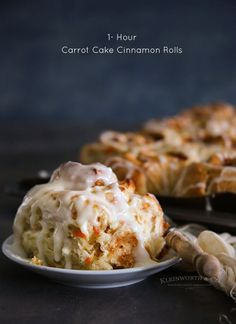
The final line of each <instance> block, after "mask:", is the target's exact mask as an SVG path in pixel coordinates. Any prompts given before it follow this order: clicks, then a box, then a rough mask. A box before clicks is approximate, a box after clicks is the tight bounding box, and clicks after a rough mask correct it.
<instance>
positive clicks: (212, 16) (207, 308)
mask: <svg viewBox="0 0 236 324" xmlns="http://www.w3.org/2000/svg"><path fill="white" fill-rule="evenodd" d="M235 31H236V2H235V1H234V0H212V1H210V0H204V1H203V0H202V1H187V0H186V1H184V0H182V1H154V0H153V1H143V3H140V2H138V1H134V2H132V1H124V2H122V1H116V2H114V1H111V0H110V1H106V2H104V1H98V0H97V1H94V2H91V1H58V0H54V1H44V2H43V1H32V0H30V1H25V0H22V1H19V0H15V1H12V0H5V1H1V2H0V41H1V42H0V244H1V243H2V242H3V240H4V239H5V238H6V237H7V236H8V235H10V234H11V232H12V222H13V219H14V215H15V212H16V209H17V206H19V204H20V202H21V199H20V198H16V197H13V196H9V194H8V195H7V194H6V188H9V187H10V188H15V187H16V185H17V182H18V181H19V180H20V179H22V178H26V177H29V176H34V175H35V174H36V173H37V171H38V170H40V169H46V170H49V171H51V170H53V169H55V168H56V167H57V166H58V164H60V163H62V162H64V161H67V160H77V159H78V151H79V148H80V147H81V146H82V145H83V144H84V143H85V142H89V141H91V140H93V139H95V138H96V137H97V136H98V134H99V133H100V132H101V131H102V130H104V129H107V128H112V129H113V128H115V129H121V130H123V129H131V130H132V129H135V128H137V127H139V125H140V124H141V123H142V122H143V121H144V120H145V119H148V118H151V117H154V116H164V115H170V114H173V113H176V112H177V111H179V110H180V109H182V108H185V107H188V106H191V105H195V104H203V103H208V102H210V101H217V100H220V101H228V102H231V103H233V104H235V103H236V92H235V86H236V65H235V60H236V42H235ZM117 32H118V33H126V34H132V33H134V34H136V35H137V36H138V38H137V42H135V46H140V47H143V46H145V47H146V46H149V47H156V46H158V47H159V46H162V45H169V46H174V45H175V46H176V45H177V46H179V47H182V48H183V54H182V55H161V56H155V55H110V56H109V55H100V56H99V55H97V56H96V55H86V56H80V55H63V54H62V53H61V52H60V49H61V46H63V45H69V46H73V47H80V46H86V45H108V42H107V41H106V34H107V33H117ZM113 45H114V44H113ZM179 275H183V273H179V272H177V271H176V270H174V269H168V270H166V271H164V272H161V273H160V274H157V275H155V276H153V277H152V278H149V279H148V280H146V281H144V282H142V283H140V284H137V285H135V286H130V287H125V288H119V289H111V290H100V291H95V290H83V289H78V288H71V287H64V286H62V285H59V284H55V283H53V282H51V281H48V280H46V279H44V278H42V277H40V276H37V275H36V274H31V273H30V272H27V271H25V269H23V268H20V267H19V266H17V265H15V264H13V263H12V262H10V261H9V260H7V258H6V257H4V256H3V254H2V253H1V252H0V287H1V289H0V322H1V323H16V322H19V323H34V324H35V323H49V322H50V323H54V322H55V323H57V324H58V323H76V324H78V323H86V324H87V323H89V324H90V323H104V324H105V323H115V324H116V323H117V324H118V323H125V324H126V323H132V324H133V323H141V324H146V323H150V324H152V323H161V324H163V323H164V324H165V323H166V324H172V323H174V324H176V323H181V324H185V323H186V324H189V323H192V324H195V323H196V324H197V323H235V318H236V308H235V303H234V302H233V300H231V299H230V298H228V297H226V296H225V295H224V294H223V293H221V292H219V291H216V290H215V289H214V288H211V287H209V286H207V285H203V286H200V287H198V285H197V284H196V282H193V283H192V282H191V281H187V286H184V284H183V285H180V286H178V285H177V286H167V285H161V283H160V282H161V278H169V277H170V278H172V277H173V276H179Z"/></svg>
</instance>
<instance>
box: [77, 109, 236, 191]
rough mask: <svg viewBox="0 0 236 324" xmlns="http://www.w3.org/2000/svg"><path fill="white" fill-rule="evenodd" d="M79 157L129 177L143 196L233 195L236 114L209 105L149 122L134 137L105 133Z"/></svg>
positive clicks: (128, 134) (235, 164)
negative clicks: (226, 193)
mask: <svg viewBox="0 0 236 324" xmlns="http://www.w3.org/2000/svg"><path fill="white" fill-rule="evenodd" d="M81 158H82V162H85V163H90V162H94V161H101V162H103V163H105V164H107V165H108V166H110V167H112V169H113V170H114V171H115V173H116V174H117V176H118V178H119V179H120V180H124V179H132V180H133V182H134V183H135V186H136V188H137V191H138V192H139V193H142V194H143V193H146V192H152V193H154V194H161V195H169V196H177V197H193V196H203V195H207V194H211V193H216V192H226V191H229V192H236V184H235V183H236V176H235V173H236V111H235V109H234V107H233V106H231V105H229V104H224V103H212V104H209V105H205V106H196V107H193V108H192V109H189V110H186V111H184V112H182V113H180V114H179V115H177V116H174V117H171V118H165V119H161V120H151V121H148V122H147V123H146V124H145V125H144V128H143V129H142V130H141V131H139V132H137V133H134V132H133V133H131V132H128V133H120V132H112V131H109V132H105V133H103V134H102V135H101V136H100V139H99V140H98V142H97V143H94V144H90V145H87V146H85V147H84V149H83V150H82V155H81ZM229 168H231V169H230V172H231V177H232V179H231V180H230V179H229ZM234 169H235V171H234ZM225 170H226V171H225ZM225 172H226V175H228V177H226V176H225Z"/></svg>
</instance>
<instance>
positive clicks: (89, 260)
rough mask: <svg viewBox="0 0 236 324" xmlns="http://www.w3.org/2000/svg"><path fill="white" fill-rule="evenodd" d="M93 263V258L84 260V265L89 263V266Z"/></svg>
mask: <svg viewBox="0 0 236 324" xmlns="http://www.w3.org/2000/svg"><path fill="white" fill-rule="evenodd" d="M91 262H92V258H90V257H88V258H86V259H85V260H84V263H87V264H89V263H91Z"/></svg>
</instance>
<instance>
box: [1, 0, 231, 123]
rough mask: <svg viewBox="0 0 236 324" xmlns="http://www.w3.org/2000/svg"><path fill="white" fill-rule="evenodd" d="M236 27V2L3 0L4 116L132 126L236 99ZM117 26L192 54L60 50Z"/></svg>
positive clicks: (99, 38) (146, 41)
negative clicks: (187, 108)
mask: <svg viewBox="0 0 236 324" xmlns="http://www.w3.org/2000/svg"><path fill="white" fill-rule="evenodd" d="M235 31H236V2H235V1H234V0H212V1H211V0H202V1H191V0H190V1H189V0H181V1H170V0H167V1H156V0H153V1H142V2H139V1H58V0H54V1H32V0H29V1H17V0H15V1H12V0H5V1H1V10H0V37H1V52H0V62H1V87H0V119H1V120H4V121H13V120H17V121H22V122H24V121H44V122H45V121H49V122H53V123H54V122H56V121H68V122H69V121H74V122H78V123H85V122H86V123H87V124H91V123H93V122H94V121H96V123H101V122H102V123H103V124H105V126H106V127H115V126H116V125H117V123H120V125H121V127H122V126H123V128H128V127H136V126H138V125H139V124H140V123H142V122H143V120H145V119H147V118H150V117H153V116H159V115H169V114H173V113H175V112H176V111H178V110H179V109H182V108H185V107H188V106H191V105H195V104H202V103H208V102H209V101H218V100H221V101H222V100H223V101H228V102H231V103H233V104H235V103H236V93H235V86H236V64H235V58H236V42H235ZM117 32H118V33H124V34H136V35H137V41H136V42H135V43H134V44H133V45H135V46H137V47H139V46H140V47H143V46H144V47H146V46H149V47H156V46H162V45H169V46H174V45H178V46H179V47H182V48H183V54H182V55H161V56H158V55H157V56H156V55H92V54H90V55H83V56H82V55H69V54H68V55H65V54H64V55H63V54H62V53H61V47H62V46H63V45H68V46H72V47H81V46H86V45H108V41H107V40H106V35H107V33H117ZM128 45H132V44H131V43H129V44H128Z"/></svg>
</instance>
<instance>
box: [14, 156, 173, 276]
mask: <svg viewBox="0 0 236 324" xmlns="http://www.w3.org/2000/svg"><path fill="white" fill-rule="evenodd" d="M167 227H168V225H167V224H166V223H165V221H164V219H163V212H162V209H161V207H160V205H159V203H158V201H157V200H156V198H155V197H154V196H153V195H152V194H146V195H143V196H141V195H138V194H136V193H135V187H134V184H133V183H132V181H126V182H122V183H119V182H118V180H117V177H116V175H115V174H114V173H113V172H112V170H111V168H109V167H106V166H104V165H102V164H100V163H97V164H91V165H86V166H85V165H82V164H79V163H75V162H68V163H66V164H64V165H61V166H60V167H59V168H58V169H57V170H56V171H54V173H53V175H52V177H51V180H50V181H49V183H47V184H42V185H38V186H35V187H34V188H33V189H31V190H30V191H29V193H28V194H27V195H26V197H25V198H24V200H23V203H22V205H21V206H20V208H19V209H18V212H17V214H16V217H15V221H14V227H13V229H14V239H15V245H16V246H17V247H18V248H21V249H22V250H23V251H24V252H25V254H26V256H27V257H29V258H32V262H33V263H35V264H38V265H48V266H52V267H59V268H68V269H90V270H95V269H97V270H101V269H117V268H129V267H134V266H142V265H147V264H152V263H153V261H152V260H154V259H155V258H156V257H158V255H159V253H160V252H161V250H162V248H163V246H164V239H163V235H164V232H165V229H166V228H167Z"/></svg>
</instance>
